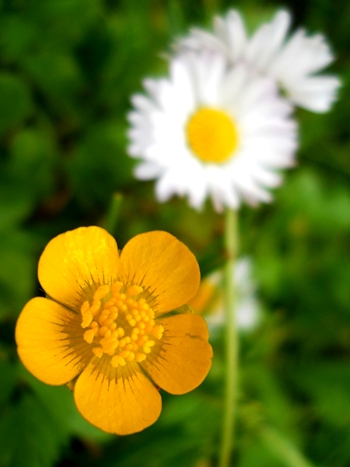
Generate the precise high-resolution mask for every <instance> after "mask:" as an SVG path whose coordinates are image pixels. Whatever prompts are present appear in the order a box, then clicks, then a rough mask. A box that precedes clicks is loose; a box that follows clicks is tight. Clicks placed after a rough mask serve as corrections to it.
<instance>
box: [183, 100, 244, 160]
mask: <svg viewBox="0 0 350 467" xmlns="http://www.w3.org/2000/svg"><path fill="white" fill-rule="evenodd" d="M186 133H187V141H188V144H189V146H190V148H191V149H192V151H193V152H194V153H195V155H196V156H197V157H198V158H199V159H201V160H202V161H204V162H216V163H220V162H225V161H227V160H228V159H229V158H230V157H231V156H232V154H233V153H234V152H235V150H236V149H237V147H238V129H237V125H236V123H235V122H234V120H233V119H232V118H231V117H230V116H229V115H228V114H227V113H226V112H223V111H222V110H218V109H212V108H209V107H202V108H201V109H200V110H198V111H197V112H196V113H195V114H193V115H192V117H191V118H190V120H189V121H188V123H187V127H186Z"/></svg>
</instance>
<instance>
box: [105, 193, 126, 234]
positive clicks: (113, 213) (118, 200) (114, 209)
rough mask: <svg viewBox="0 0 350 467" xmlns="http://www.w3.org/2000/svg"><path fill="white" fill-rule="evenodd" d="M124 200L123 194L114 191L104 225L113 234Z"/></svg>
mask: <svg viewBox="0 0 350 467" xmlns="http://www.w3.org/2000/svg"><path fill="white" fill-rule="evenodd" d="M122 200H123V195H121V194H120V193H114V194H113V196H112V200H111V204H110V206H109V209H108V212H107V215H106V220H105V222H104V224H105V225H104V227H105V229H106V230H107V232H109V233H110V234H111V235H114V234H115V231H116V228H117V223H118V219H119V214H120V208H121V204H122Z"/></svg>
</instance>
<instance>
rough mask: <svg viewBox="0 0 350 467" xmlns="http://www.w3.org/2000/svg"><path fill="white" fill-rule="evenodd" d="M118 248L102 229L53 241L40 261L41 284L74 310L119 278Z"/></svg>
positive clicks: (85, 229) (89, 229)
mask: <svg viewBox="0 0 350 467" xmlns="http://www.w3.org/2000/svg"><path fill="white" fill-rule="evenodd" d="M118 257H119V254H118V247H117V243H116V241H115V240H114V238H113V237H112V236H111V235H109V233H108V232H107V231H106V230H104V229H101V228H100V227H80V228H78V229H75V230H72V231H69V232H66V233H64V234H61V235H58V236H57V237H55V238H53V239H52V240H51V241H50V242H49V243H48V245H47V246H46V248H45V250H44V252H43V254H42V255H41V258H40V261H39V268H38V275H39V281H40V284H41V285H42V287H43V289H44V290H45V292H46V293H47V294H48V295H49V296H50V297H52V298H54V299H55V300H57V301H58V302H60V303H62V304H64V305H67V306H68V307H69V308H71V309H73V310H79V309H80V307H81V305H82V303H83V302H84V300H86V299H91V297H92V295H93V293H94V292H95V290H96V289H97V288H98V287H99V286H100V285H103V284H108V285H111V284H112V283H113V282H114V281H115V280H116V278H117V272H118Z"/></svg>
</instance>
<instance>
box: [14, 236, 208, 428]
mask: <svg viewBox="0 0 350 467" xmlns="http://www.w3.org/2000/svg"><path fill="white" fill-rule="evenodd" d="M38 276H39V281H40V283H41V285H42V287H43V288H44V290H45V292H46V294H47V298H43V297H36V298H33V299H32V300H30V301H29V302H28V303H27V305H26V306H25V307H24V309H23V311H22V313H21V315H20V317H19V319H18V322H17V327H16V341H17V345H18V353H19V356H20V358H21V360H22V362H23V364H24V365H25V366H26V368H27V369H28V370H29V371H30V372H31V373H33V374H34V375H35V376H36V377H37V378H38V379H40V380H41V381H43V382H45V383H47V384H52V385H62V384H67V383H69V382H73V383H75V384H74V399H75V403H76V406H77V408H78V410H79V411H80V412H81V414H82V415H83V416H84V417H85V418H86V419H87V420H88V421H89V422H90V423H92V424H93V425H95V426H97V427H99V428H101V429H102V430H104V431H106V432H109V433H117V434H120V435H126V434H130V433H135V432H138V431H141V430H143V429H144V428H146V427H148V426H149V425H151V424H152V423H154V422H155V421H156V420H157V418H158V417H159V415H160V412H161V406H162V401H161V396H160V394H159V390H158V388H159V387H160V388H162V389H164V390H165V391H167V392H169V393H171V394H184V393H186V392H188V391H191V390H192V389H194V388H196V387H197V386H198V385H199V384H200V383H201V382H202V381H203V379H204V378H205V376H206V375H207V373H208V371H209V369H210V365H211V357H212V349H211V346H210V345H209V344H208V331H207V326H206V323H205V321H204V320H203V319H202V318H201V317H200V316H198V315H195V314H191V313H169V312H171V311H172V310H175V309H176V308H178V307H180V306H182V305H184V304H185V303H186V302H187V301H188V300H190V299H191V298H192V297H193V296H194V295H195V293H196V291H197V288H198V285H199V281H200V274H199V268H198V264H197V261H196V259H195V257H194V255H193V254H192V253H191V252H190V251H189V250H188V248H187V247H186V246H185V245H184V244H183V243H181V242H180V241H178V240H177V239H176V238H175V237H173V236H172V235H170V234H169V233H167V232H161V231H155V232H148V233H144V234H140V235H137V236H136V237H134V238H133V239H132V240H130V241H129V242H128V243H127V244H126V246H125V247H124V249H123V250H122V252H121V253H120V254H119V252H118V247H117V243H116V241H115V240H114V238H113V237H112V236H111V235H109V234H108V233H107V232H106V231H105V230H103V229H101V228H99V227H81V228H78V229H76V230H73V231H70V232H66V233H64V234H61V235H58V236H57V237H55V238H54V239H53V240H51V241H50V242H49V243H48V245H47V246H46V248H45V250H44V252H43V254H42V256H41V258H40V261H39V267H38ZM182 310H183V309H181V311H182Z"/></svg>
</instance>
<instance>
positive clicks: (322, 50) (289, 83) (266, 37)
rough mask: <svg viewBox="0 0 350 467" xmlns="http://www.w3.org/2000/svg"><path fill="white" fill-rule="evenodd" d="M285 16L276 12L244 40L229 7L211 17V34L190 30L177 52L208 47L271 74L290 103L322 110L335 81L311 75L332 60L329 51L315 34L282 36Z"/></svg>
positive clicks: (337, 82) (287, 18) (285, 28)
mask: <svg viewBox="0 0 350 467" xmlns="http://www.w3.org/2000/svg"><path fill="white" fill-rule="evenodd" d="M290 23H291V15H290V14H289V13H288V12H287V11H285V10H280V11H279V12H277V13H276V15H275V16H274V18H273V19H272V21H271V22H270V23H265V24H263V25H262V26H261V27H260V28H259V29H258V30H257V31H256V32H255V34H254V35H253V36H252V37H251V38H248V34H247V32H246V29H245V26H244V23H243V20H242V18H241V16H240V14H239V13H238V12H237V11H235V10H232V11H230V12H229V13H228V14H227V16H226V17H224V18H221V17H216V18H215V20H214V32H213V34H211V33H207V32H205V31H202V30H201V29H192V31H191V33H190V35H189V36H188V37H185V38H183V39H181V40H180V41H179V42H178V43H177V45H176V48H177V50H182V51H183V50H189V49H190V50H197V51H198V50H202V49H203V48H209V49H212V50H216V51H220V52H221V53H224V54H225V55H226V56H227V58H228V59H229V60H230V61H231V63H234V64H237V63H240V62H244V63H247V64H249V66H251V68H252V69H255V70H256V71H257V72H258V73H261V74H265V75H267V76H270V77H272V78H273V79H275V80H276V82H278V84H279V85H280V86H281V88H282V89H283V91H284V92H285V93H286V95H287V97H288V98H289V99H290V100H291V101H292V102H293V103H294V104H296V105H299V106H300V107H304V108H306V109H309V110H312V111H314V112H319V113H322V112H327V111H328V110H329V109H330V107H331V105H332V103H333V102H334V100H335V98H336V92H337V90H338V88H339V86H340V80H339V79H338V78H337V77H335V76H330V75H322V76H318V75H316V76H315V74H316V73H318V72H319V71H321V70H322V69H323V68H325V67H326V66H328V65H329V64H330V63H332V62H333V60H334V57H333V54H332V52H331V50H330V48H329V46H328V44H327V43H326V40H325V38H324V37H323V36H322V35H321V34H317V35H315V36H312V37H308V36H307V35H306V32H305V31H304V30H303V29H299V30H297V31H296V32H295V33H294V34H293V35H292V36H291V37H290V38H287V34H288V30H289V27H290Z"/></svg>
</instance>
